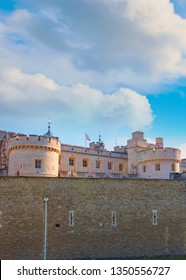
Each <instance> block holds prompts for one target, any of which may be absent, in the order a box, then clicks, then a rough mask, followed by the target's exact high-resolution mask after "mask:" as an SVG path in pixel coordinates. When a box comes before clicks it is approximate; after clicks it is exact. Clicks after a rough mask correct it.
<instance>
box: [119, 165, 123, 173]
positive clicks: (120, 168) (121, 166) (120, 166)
mask: <svg viewBox="0 0 186 280" xmlns="http://www.w3.org/2000/svg"><path fill="white" fill-rule="evenodd" d="M119 171H123V164H122V163H120V164H119Z"/></svg>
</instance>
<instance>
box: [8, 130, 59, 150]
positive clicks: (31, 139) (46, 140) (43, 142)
mask: <svg viewBox="0 0 186 280" xmlns="http://www.w3.org/2000/svg"><path fill="white" fill-rule="evenodd" d="M18 146H19V147H20V148H21V147H22V148H23V147H28V146H29V147H33V148H34V147H37V148H42V147H47V148H54V149H55V150H56V151H58V152H59V153H60V150H61V142H60V141H59V139H58V138H57V137H46V136H41V135H18V134H17V135H15V136H13V137H11V138H9V140H8V149H9V150H10V149H12V148H14V147H18Z"/></svg>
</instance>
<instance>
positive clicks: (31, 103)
mask: <svg viewBox="0 0 186 280" xmlns="http://www.w3.org/2000/svg"><path fill="white" fill-rule="evenodd" d="M0 98H1V100H2V102H3V107H4V110H5V109H6V107H8V108H10V107H11V106H12V108H15V107H17V109H18V110H21V111H22V112H23V113H25V114H26V112H27V111H28V110H29V109H30V108H32V111H33V113H34V112H35V113H36V114H37V115H38V114H43V113H44V114H45V113H46V111H52V112H55V113H56V114H58V115H59V116H60V117H61V119H65V120H66V119H68V120H71V121H74V122H76V123H78V124H79V125H80V124H87V123H90V125H92V126H95V125H97V123H98V122H99V124H100V125H101V126H105V127H110V129H112V128H114V127H118V128H123V127H124V126H128V127H131V128H142V127H145V126H148V125H150V124H151V123H152V121H153V114H152V111H151V107H150V104H149V102H148V100H147V98H146V97H145V96H142V95H140V94H139V93H137V92H135V91H132V90H130V89H125V88H121V89H119V90H118V91H116V92H114V93H112V94H110V95H105V94H104V93H103V92H102V91H100V90H97V89H94V88H91V87H89V86H88V85H83V84H78V85H77V86H63V85H58V84H56V83H55V82H54V81H53V80H51V79H48V78H47V77H45V76H44V75H41V74H39V73H38V74H33V75H31V74H27V73H23V72H22V71H20V69H15V68H13V69H6V71H4V73H3V75H2V77H1V80H0ZM36 104H37V106H35V105H36ZM20 106H22V108H20Z"/></svg>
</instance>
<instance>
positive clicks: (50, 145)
mask: <svg viewBox="0 0 186 280" xmlns="http://www.w3.org/2000/svg"><path fill="white" fill-rule="evenodd" d="M60 150H61V143H60V141H59V140H58V138H56V137H47V136H37V135H29V136H26V135H17V136H14V137H11V138H10V139H9V141H8V147H7V155H8V160H9V164H8V175H9V176H16V175H17V176H18V175H20V176H48V177H50V176H51V177H55V176H58V172H59V155H60Z"/></svg>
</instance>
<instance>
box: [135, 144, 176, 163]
mask: <svg viewBox="0 0 186 280" xmlns="http://www.w3.org/2000/svg"><path fill="white" fill-rule="evenodd" d="M136 157H137V161H138V162H145V161H148V162H150V161H154V160H162V161H165V160H175V161H178V162H181V151H180V150H179V149H175V148H170V147H167V148H156V147H155V146H154V147H153V148H152V147H150V148H148V149H145V150H141V151H137V153H136Z"/></svg>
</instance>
